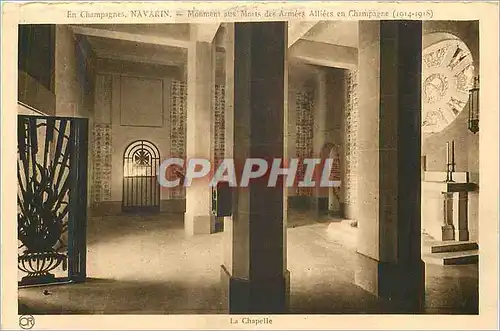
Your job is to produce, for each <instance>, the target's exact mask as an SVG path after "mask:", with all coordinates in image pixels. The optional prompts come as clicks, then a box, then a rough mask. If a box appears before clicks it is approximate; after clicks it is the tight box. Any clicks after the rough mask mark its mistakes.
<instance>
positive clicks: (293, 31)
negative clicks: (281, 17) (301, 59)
mask: <svg viewBox="0 0 500 331" xmlns="http://www.w3.org/2000/svg"><path fill="white" fill-rule="evenodd" d="M316 24H318V21H314V22H309V21H306V22H300V21H299V22H288V47H291V46H292V45H293V44H295V43H296V42H297V40H299V39H300V38H302V37H303V36H304V35H305V34H306V33H307V32H309V30H311V29H312V28H313V27H314V26H315V25H316Z"/></svg>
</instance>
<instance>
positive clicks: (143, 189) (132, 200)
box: [122, 140, 160, 211]
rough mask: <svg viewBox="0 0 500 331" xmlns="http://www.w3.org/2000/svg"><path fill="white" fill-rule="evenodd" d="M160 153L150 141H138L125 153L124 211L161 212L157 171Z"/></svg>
mask: <svg viewBox="0 0 500 331" xmlns="http://www.w3.org/2000/svg"><path fill="white" fill-rule="evenodd" d="M159 167H160V152H159V150H158V148H157V147H156V146H155V145H154V144H153V143H152V142H150V141H147V140H137V141H134V142H133V143H131V144H130V145H128V147H127V148H126V149H125V152H124V153H123V198H122V210H123V211H159V210H160V184H159V182H158V178H157V171H158V168H159Z"/></svg>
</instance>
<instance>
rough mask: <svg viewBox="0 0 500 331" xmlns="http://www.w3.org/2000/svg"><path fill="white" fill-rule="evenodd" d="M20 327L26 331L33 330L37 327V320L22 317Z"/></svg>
mask: <svg viewBox="0 0 500 331" xmlns="http://www.w3.org/2000/svg"><path fill="white" fill-rule="evenodd" d="M19 326H20V327H21V329H24V330H29V329H32V328H33V327H34V326H35V318H34V317H33V316H31V315H21V317H19Z"/></svg>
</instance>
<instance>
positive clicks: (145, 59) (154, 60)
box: [96, 50, 184, 67]
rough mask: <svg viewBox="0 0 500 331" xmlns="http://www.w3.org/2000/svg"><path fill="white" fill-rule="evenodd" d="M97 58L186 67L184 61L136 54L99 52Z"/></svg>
mask: <svg viewBox="0 0 500 331" xmlns="http://www.w3.org/2000/svg"><path fill="white" fill-rule="evenodd" d="M96 56H97V57H98V58H101V59H109V60H122V61H129V62H138V63H147V64H158V65H164V66H174V67H181V66H183V65H184V60H183V59H182V60H180V61H179V60H168V57H162V56H145V55H136V54H124V53H117V52H111V51H104V50H99V51H96Z"/></svg>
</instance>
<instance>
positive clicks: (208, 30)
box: [191, 23, 220, 43]
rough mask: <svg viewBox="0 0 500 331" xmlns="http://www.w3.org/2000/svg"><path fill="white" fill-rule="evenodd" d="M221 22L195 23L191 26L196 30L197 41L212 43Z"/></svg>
mask: <svg viewBox="0 0 500 331" xmlns="http://www.w3.org/2000/svg"><path fill="white" fill-rule="evenodd" d="M219 27H220V23H211V24H193V25H192V26H191V28H192V29H195V30H196V33H195V36H194V38H196V41H204V42H207V43H211V42H212V41H214V38H215V35H216V34H217V31H218V30H219Z"/></svg>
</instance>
